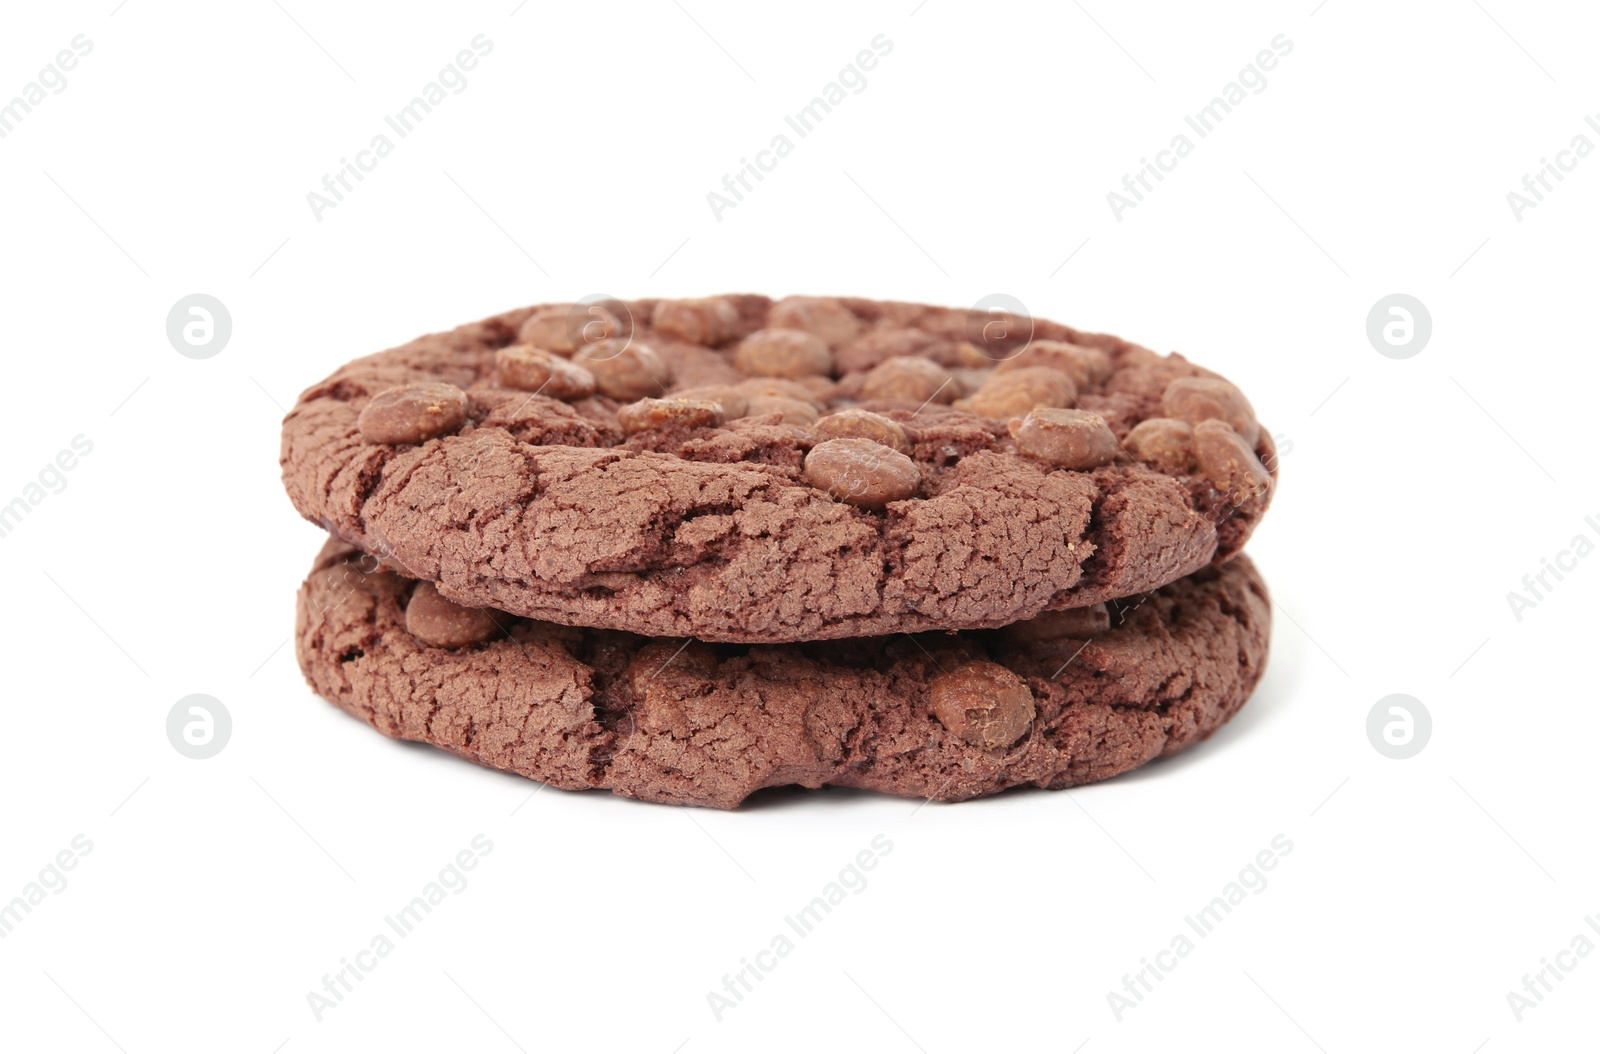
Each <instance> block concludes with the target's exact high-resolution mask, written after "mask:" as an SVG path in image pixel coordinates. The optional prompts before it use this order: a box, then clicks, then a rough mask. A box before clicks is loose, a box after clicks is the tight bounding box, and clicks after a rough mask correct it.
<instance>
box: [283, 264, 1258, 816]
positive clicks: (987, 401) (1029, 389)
mask: <svg viewBox="0 0 1600 1054" xmlns="http://www.w3.org/2000/svg"><path fill="white" fill-rule="evenodd" d="M282 465H283V478H284V484H285V486H286V487H287V488H288V491H289V496H290V498H291V499H292V500H293V502H294V504H295V507H296V508H297V509H299V511H300V512H301V514H302V515H304V516H305V517H306V518H307V519H309V520H311V521H313V522H315V523H317V524H319V525H321V526H322V527H324V528H325V529H326V530H327V531H328V532H329V534H330V535H331V536H332V537H331V538H330V540H329V541H328V543H327V544H326V545H325V546H324V547H323V549H322V552H321V553H320V554H319V555H318V556H317V558H316V562H315V564H314V565H313V568H312V571H311V575H310V577H309V578H308V579H307V580H306V582H305V584H304V586H303V587H302V588H301V590H300V596H299V606H298V610H297V623H296V638H295V639H296V650H297V653H298V655H299V659H300V665H301V668H302V670H304V672H305V675H306V678H307V679H308V680H309V681H310V683H311V685H312V687H313V688H314V689H315V690H316V691H317V692H318V693H320V694H321V695H322V696H324V697H325V698H327V699H328V700H330V701H331V702H333V703H334V704H335V705H336V706H338V707H340V708H341V709H344V710H346V711H348V712H349V713H351V714H353V715H355V716H356V717H359V718H361V719H362V720H363V721H366V722H367V723H368V724H370V725H372V726H373V727H374V728H376V729H377V730H378V731H380V732H382V733H384V734H385V735H389V736H394V737H398V738H402V739H412V740H420V741H423V742H427V743H432V744H434V745H436V746H440V747H443V748H445V749H447V750H450V751H453V752H455V753H457V754H460V755H462V756H464V757H466V758H469V759H471V760H473V761H476V762H479V763H480V764H484V765H489V766H493V767H495V768H499V769H506V770H509V771H512V772H517V773H521V774H523V775H525V776H529V777H532V778H533V779H537V780H542V781H544V782H546V783H549V784H551V785H553V786H556V787H561V788H567V789H579V788H606V789H610V790H612V791H614V792H616V793H618V794H624V795H628V796H631V797H635V798H643V799H646V800H649V801H658V802H670V803H675V804H691V805H708V806H716V807H722V808H729V807H732V806H735V805H737V804H738V803H739V802H741V801H742V800H744V799H745V798H746V797H747V796H748V795H750V794H751V793H752V792H754V791H757V790H760V789H761V788H764V787H774V786H783V785H792V784H798V785H802V786H805V787H813V788H815V787H822V786H824V785H834V786H848V787H861V788H868V789H872V790H879V791H886V792H889V793H891V794H900V795H907V796H915V797H921V798H931V799H937V800H941V801H953V800H962V799H968V798H974V797H978V796H981V795H985V794H992V793H994V792H996V791H1000V790H1003V789H1005V788H1008V787H1013V786H1018V785H1024V784H1031V785H1034V786H1038V787H1046V788H1056V787H1068V786H1072V785H1075V784H1079V783H1084V782H1087V781H1090V780H1097V779H1102V778H1105V777H1107V776H1112V775H1115V774H1117V773H1119V772H1124V771H1126V770H1128V769H1131V768H1134V767H1135V766H1138V765H1141V764H1143V763H1145V762H1146V761H1149V760H1151V759H1153V758H1156V757H1160V756H1162V755H1165V754H1171V753H1173V752H1175V751H1178V750H1181V749H1183V748H1184V747H1186V746H1189V745H1190V744H1192V743H1195V742H1198V741H1199V740H1202V739H1204V738H1205V737H1206V736H1208V735H1210V734H1211V733H1212V732H1213V731H1215V730H1216V729H1217V728H1218V727H1219V726H1220V725H1221V724H1222V723H1223V722H1225V721H1227V720H1228V718H1229V717H1231V716H1232V715H1233V713H1234V712H1235V711H1236V710H1237V709H1238V708H1239V707H1240V706H1241V705H1243V703H1244V701H1245V699H1246V698H1247V697H1248V696H1249V694H1250V692H1251V690H1252V689H1253V688H1254V687H1255V684H1256V682H1257V680H1258V679H1259V678H1260V676H1261V672H1262V668H1263V665H1264V663H1265V660H1266V654H1267V641H1268V634H1269V629H1270V608H1269V604H1268V600H1267V594H1266V591H1265V589H1264V588H1263V587H1262V585H1261V582H1260V579H1259V578H1258V577H1257V574H1256V572H1255V570H1254V568H1253V567H1252V566H1251V564H1250V562H1249V560H1248V559H1246V558H1245V557H1244V556H1242V555H1239V551H1240V549H1241V547H1242V546H1243V545H1244V543H1245V540H1246V539H1247V538H1248V537H1249V535H1250V533H1251V531H1252V529H1253V528H1254V527H1255V524H1256V523H1257V521H1258V520H1259V519H1260V517H1261V516H1262V514H1263V513H1264V512H1265V510H1266V508H1267V505H1268V503H1269V501H1270V500H1271V497H1272V492H1273V488H1274V483H1275V474H1276V459H1275V457H1274V450H1273V445H1272V439H1271V437H1270V435H1269V434H1268V433H1267V432H1266V431H1265V430H1263V429H1262V428H1261V426H1260V425H1259V424H1258V423H1257V421H1256V419H1255V414H1254V412H1253V410H1252V409H1251V407H1250V404H1249V402H1248V401H1247V400H1246V399H1245V397H1244V396H1243V395H1242V394H1241V393H1240V392H1239V390H1238V389H1237V388H1235V387H1234V386H1233V385H1232V384H1230V383H1228V382H1227V381H1225V380H1223V379H1222V378H1220V377H1218V376H1217V375H1215V374H1213V373H1210V372H1209V371H1207V370H1204V369H1202V368H1201V367H1199V366H1196V365H1194V364H1192V363H1190V362H1188V361H1187V360H1185V359H1184V358H1183V357H1181V356H1179V355H1159V354H1157V353H1155V352H1152V351H1150V350H1147V349H1145V348H1142V347H1139V346H1138V345H1135V344H1130V343H1128V342H1127V341H1124V340H1121V339H1119V338H1116V337H1112V336H1106V335H1101V334H1093V333H1083V332H1079V331H1077V330H1074V329H1071V328H1069V327H1067V326H1063V325H1059V324H1057V323H1053V322H1047V321H1044V320H1042V319H1032V318H1027V317H1020V316H1010V315H1004V314H996V313H991V312H980V311H974V310H970V309H956V308H937V307H928V306H925V305H920V304H905V303H885V302H880V301H871V300H857V299H850V298H831V297H788V298H785V299H782V300H771V299H769V298H767V297H763V296H753V295H732V296H716V297H706V298H702V299H694V300H639V301H627V302H624V301H619V300H614V299H590V300H587V301H584V302H580V303H577V304H559V305H545V306H541V307H533V308H523V309H520V310H517V311H511V312H507V313H506V314H503V315H498V316H495V317H493V318H489V319H486V320H484V321H482V322H476V323H472V324H470V325H466V326H462V327H460V328H459V329H455V330H453V331H451V332H448V333H439V334H433V335H430V336H425V337H421V338H418V339H417V340H414V341H412V342H411V343H409V344H405V345H402V346H401V347H398V348H394V349H391V350H389V351H385V352H381V353H379V354H377V355H371V356H368V357H366V358H363V359H358V360H356V361H355V362H352V363H350V364H349V365H347V366H344V367H343V368H341V369H339V370H338V371H337V372H335V373H334V374H333V375H332V376H330V377H329V378H327V379H326V380H324V381H322V382H321V383H319V384H317V385H315V386H314V387H312V388H310V389H308V390H307V391H306V392H305V393H304V394H302V395H301V396H300V399H299V401H298V402H297V403H296V405H295V407H294V409H293V410H292V411H291V412H290V413H289V415H288V417H287V418H286V419H285V420H284V426H283V450H282Z"/></svg>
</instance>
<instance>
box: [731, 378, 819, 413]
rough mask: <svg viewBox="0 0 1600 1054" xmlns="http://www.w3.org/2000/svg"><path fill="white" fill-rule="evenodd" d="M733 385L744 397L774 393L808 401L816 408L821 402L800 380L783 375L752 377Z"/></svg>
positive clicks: (753, 397) (784, 397)
mask: <svg viewBox="0 0 1600 1054" xmlns="http://www.w3.org/2000/svg"><path fill="white" fill-rule="evenodd" d="M819 379H820V378H819ZM734 387H735V388H737V389H738V390H739V391H740V392H743V393H744V397H745V398H746V399H755V398H759V397H761V396H767V395H774V396H778V397H780V398H783V399H797V400H799V401H800V402H803V403H810V404H811V405H812V406H813V407H817V408H820V407H821V405H822V402H823V400H822V399H820V398H819V397H818V395H817V393H816V392H814V391H812V390H811V388H809V387H807V385H806V383H805V382H804V381H802V380H787V379H785V378H783V377H752V378H750V379H749V380H747V381H740V382H739V383H738V384H736V385H734Z"/></svg>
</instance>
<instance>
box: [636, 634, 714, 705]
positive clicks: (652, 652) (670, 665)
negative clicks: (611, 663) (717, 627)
mask: <svg viewBox="0 0 1600 1054" xmlns="http://www.w3.org/2000/svg"><path fill="white" fill-rule="evenodd" d="M716 672H717V653H716V652H715V651H714V650H713V649H712V648H711V647H710V646H708V645H705V644H702V643H701V642H699V641H697V640H695V641H689V642H688V643H687V644H680V643H679V642H677V641H666V640H661V641H653V642H651V643H649V644H646V645H645V646H644V647H642V648H640V649H639V651H638V653H637V654H635V655H634V657H633V660H632V661H631V662H629V663H628V668H627V671H626V672H625V674H624V676H626V678H627V683H628V687H629V689H631V690H632V691H633V693H634V694H635V695H643V694H644V693H645V691H646V690H647V689H648V688H649V687H650V686H651V685H653V684H660V685H661V686H662V687H668V686H670V687H671V688H672V689H673V690H674V691H678V690H681V687H682V685H683V680H684V679H685V678H687V679H691V680H704V679H705V678H707V677H710V676H711V675H712V674H714V673H716Z"/></svg>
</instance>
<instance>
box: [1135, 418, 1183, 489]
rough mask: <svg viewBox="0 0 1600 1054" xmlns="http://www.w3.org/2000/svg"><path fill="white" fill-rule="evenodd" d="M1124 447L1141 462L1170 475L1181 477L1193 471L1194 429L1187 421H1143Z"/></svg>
mask: <svg viewBox="0 0 1600 1054" xmlns="http://www.w3.org/2000/svg"><path fill="white" fill-rule="evenodd" d="M1122 445H1123V446H1124V447H1126V448H1127V449H1128V451H1129V453H1131V454H1133V456H1134V457H1136V458H1138V459H1139V460H1140V461H1143V462H1144V463H1145V464H1147V465H1154V466H1155V467H1156V468H1158V469H1160V470H1161V471H1162V472H1165V473H1167V474H1168V475H1174V476H1175V475H1181V474H1183V473H1185V472H1189V471H1190V470H1192V469H1193V468H1194V429H1192V428H1190V427H1189V424H1188V422H1186V421H1179V420H1177V419H1176V418H1173V417H1152V418H1150V419H1149V420H1148V421H1140V422H1139V423H1138V424H1136V425H1134V426H1133V431H1131V432H1129V433H1128V438H1127V439H1125V440H1123V441H1122Z"/></svg>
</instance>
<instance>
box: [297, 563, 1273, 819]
mask: <svg viewBox="0 0 1600 1054" xmlns="http://www.w3.org/2000/svg"><path fill="white" fill-rule="evenodd" d="M1270 623H1271V610H1270V606H1269V601H1268V598H1267V594H1266V591H1265V589H1264V588H1263V587H1262V585H1261V583H1260V580H1259V578H1258V577H1257V575H1256V573H1255V570H1254V568H1253V567H1252V566H1251V564H1250V562H1249V560H1248V559H1247V558H1245V557H1242V556H1241V557H1238V558H1236V559H1234V560H1231V561H1229V562H1228V563H1226V564H1223V565H1219V566H1215V567H1207V568H1204V569H1202V570H1200V571H1198V572H1196V573H1195V574H1193V575H1190V576H1188V577H1186V578H1184V579H1181V580H1179V581H1177V582H1174V583H1171V584H1169V585H1167V586H1165V587H1163V588H1161V589H1158V590H1156V591H1155V592H1153V593H1150V594H1147V595H1142V596H1139V597H1134V598H1131V599H1127V600H1121V601H1111V602H1109V603H1106V604H1096V605H1091V606H1088V607H1083V608H1076V609H1070V610H1065V611H1056V612H1048V613H1046V614H1043V615H1041V616H1039V617H1038V618H1035V619H1033V620H1030V621H1027V622H1022V623H1018V624H1015V625H1012V626H1007V627H1005V628H1003V629H998V630H991V631H968V632H962V633H955V634H945V633H929V634H925V635H922V636H919V637H912V636H907V635H899V636H894V637H870V638H858V639H850V640H832V641H818V642H810V643H802V644H756V645H744V644H707V643H704V642H700V641H693V640H684V639H681V638H680V639H665V640H663V639H653V638H648V637H641V636H638V635H636V634H632V633H623V632H617V631H611V630H603V629H576V628H573V627H568V626H562V625H558V624H554V623H548V622H537V621H532V620H528V619H522V618H516V617H513V616H510V615H507V614H505V613H504V612H499V611H485V610H483V609H460V608H454V609H452V608H451V607H450V602H448V601H445V600H443V599H442V598H441V597H440V596H439V594H438V592H437V591H436V590H434V589H433V588H432V586H431V585H430V584H429V583H426V582H420V583H419V582H416V581H414V580H411V579H407V578H405V577H403V576H401V575H400V574H397V573H395V572H393V571H387V570H382V569H381V565H380V562H379V561H377V560H376V559H374V558H373V557H371V556H368V555H366V554H364V553H362V552H360V551H359V550H356V549H354V548H352V547H350V546H348V545H346V544H344V543H342V542H339V541H337V540H330V541H329V542H328V543H327V544H326V545H325V546H324V547H323V550H322V552H321V553H320V554H319V555H318V557H317V560H316V564H315V566H314V567H313V569H312V572H311V574H310V576H309V578H308V579H307V580H306V582H305V584H304V585H303V586H302V587H301V589H300V594H299V601H298V604H297V607H296V627H295V649H296V653H297V655H298V657H299V661H300V666H301V669H302V670H303V671H304V673H305V675H306V679H307V681H308V682H309V683H310V684H311V686H312V688H313V689H315V690H316V691H317V692H318V693H319V694H320V695H322V696H323V697H324V698H326V699H328V700H329V701H330V702H332V703H334V704H335V705H336V706H338V707H340V708H341V709H343V710H345V711H347V712H348V713H350V714H353V715H354V716H356V717H358V718H360V719H361V720H363V721H365V722H367V723H368V724H369V725H371V726H373V727H374V728H376V729H377V730H378V731H380V732H382V733H384V734H385V735H388V736H392V737H395V738H399V739H409V740H418V741H421V742H425V743H431V744H433V745H435V746H439V747H442V748H444V749H446V750H449V751H452V752H454V753H456V754H459V755H461V756H462V757H465V758H467V759H469V760H472V761H474V762H477V763H479V764H482V765H487V766H490V767H493V768H498V769H505V770H509V771H512V772H516V773H520V774H522V775H524V776H528V777H531V778H533V779H537V780H542V781H544V782H546V783H549V784H551V785H552V786H556V787H560V788H564V789H569V790H579V789H609V790H612V791H614V792H615V793H617V794H622V795H626V796H629V797H634V798H642V799H646V800H649V801H657V802H668V803H674V804H686V805H705V806H712V807H717V808H732V807H733V806H735V805H737V804H739V802H741V801H742V800H744V799H745V798H746V797H747V796H748V795H750V794H751V793H753V792H755V791H757V790H760V789H762V788H764V787H775V786H784V785H790V784H798V785H801V786H805V787H821V786H824V785H834V786H846V787H858V788H864V789H870V790H877V791H883V792H886V793H890V794H897V795H905V796H912V797H924V798H932V799H935V800H939V801H960V800H964V799H968V798H976V797H981V796H983V795H987V794H992V793H995V792H997V791H1001V790H1004V789H1006V788H1008V787H1014V786H1022V785H1030V784H1031V785H1034V786H1039V787H1045V788H1061V787H1069V786H1073V785H1076V784H1080V783H1087V782H1090V781H1093V780H1098V779H1104V778H1106V777H1109V776H1114V775H1116V774H1118V773H1120V772H1125V771H1127V770H1129V769H1132V768H1135V767H1137V766H1139V765H1142V764H1144V763H1146V762H1148V761H1150V760H1152V759H1154V758H1157V757H1161V756H1163V755H1167V754H1172V753H1175V752H1177V751H1179V750H1182V749H1184V748H1185V747H1188V746H1190V745H1192V744H1194V743H1197V742H1199V741H1200V740H1203V739H1205V738H1206V737H1207V736H1209V735H1210V734H1211V733H1212V732H1213V731H1215V730H1216V729H1217V728H1218V727H1220V726H1221V725H1222V724H1223V723H1224V722H1226V721H1227V720H1228V719H1229V718H1230V717H1231V716H1233V714H1234V713H1235V712H1236V711H1237V710H1238V709H1239V707H1240V706H1242V705H1243V704H1244V702H1245V700H1246V699H1247V698H1248V697H1249V695H1250V692H1251V691H1252V690H1253V689H1254V688H1255V686H1256V683H1257V681H1258V680H1259V679H1260V677H1261V673H1262V669H1263V666H1264V664H1265V662H1266V656H1267V646H1268V639H1269V635H1270V628H1271V626H1270ZM408 626H409V628H408ZM430 641H434V642H443V643H429V642H430Z"/></svg>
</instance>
